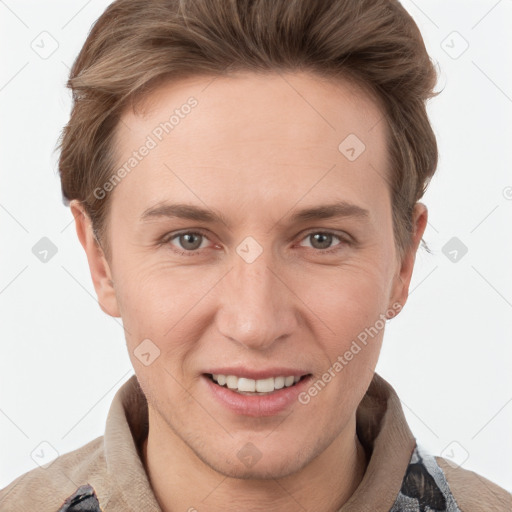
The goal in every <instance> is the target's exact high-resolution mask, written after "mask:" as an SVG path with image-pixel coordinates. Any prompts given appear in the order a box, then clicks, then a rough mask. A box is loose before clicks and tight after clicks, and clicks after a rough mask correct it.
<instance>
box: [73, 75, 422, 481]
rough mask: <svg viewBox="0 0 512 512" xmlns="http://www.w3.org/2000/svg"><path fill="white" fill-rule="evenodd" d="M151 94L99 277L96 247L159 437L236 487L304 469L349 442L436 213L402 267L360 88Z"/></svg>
mask: <svg viewBox="0 0 512 512" xmlns="http://www.w3.org/2000/svg"><path fill="white" fill-rule="evenodd" d="M191 98H193V99H191ZM147 100H148V101H147V104H146V105H145V106H146V109H145V111H144V113H143V114H142V113H140V112H139V114H135V113H133V112H132V111H126V112H125V113H124V115H123V118H122V123H120V125H119V130H118V132H117V158H118V164H119V168H121V167H122V166H123V165H124V164H125V163H127V162H130V158H133V155H134V151H137V154H138V156H135V159H136V161H137V162H136V164H135V160H132V161H131V164H133V166H132V165H131V164H130V163H128V165H127V167H125V169H128V168H129V169H130V170H129V172H126V173H120V174H121V176H120V177H122V179H121V180H120V182H119V183H118V184H116V186H115V187H114V188H113V190H109V192H108V193H109V194H111V196H110V198H109V199H110V200H111V211H110V216H109V225H108V226H109V227H108V229H109V241H110V246H111V248H112V254H111V261H110V262H109V265H108V266H107V265H106V264H105V271H104V273H102V271H100V270H99V269H100V268H101V264H100V263H99V261H100V260H99V258H97V256H95V255H94V252H93V250H92V249H91V246H90V245H89V246H87V248H86V250H87V251H88V256H89V263H90V265H91V270H92V274H93V280H94V283H95V286H96V290H97V292H98V296H99V299H100V303H101V304H102V308H103V309H104V311H106V312H107V313H109V314H111V315H113V316H121V317H122V319H123V324H124V326H125V330H126V339H127V345H128V350H129V354H130V358H131V361H132V363H133V366H134V369H135V372H136V374H137V377H138V379H139V382H140V384H141V386H142V389H143V391H144V393H145V394H146V397H147V399H148V405H149V414H150V430H151V429H155V430H154V431H155V432H157V431H158V432H160V434H161V435H162V436H165V437H166V438H167V439H170V440H172V442H174V443H181V444H182V445H185V446H186V447H187V449H189V450H190V451H191V452H192V453H193V454H194V455H195V456H197V458H198V460H200V461H202V462H204V463H206V464H207V465H208V466H209V467H211V468H213V469H214V470H216V471H218V472H220V473H222V474H224V475H229V476H238V477H242V478H251V477H252V478H256V477H263V478H268V477H281V476H285V475H287V474H291V473H294V472H296V471H298V470H300V469H301V468H303V467H305V466H306V465H307V464H308V463H310V462H311V461H313V460H314V459H315V458H316V457H318V456H319V455H320V454H322V453H323V452H324V451H325V450H326V449H327V448H328V447H329V446H331V445H332V443H333V442H335V441H336V440H337V439H340V438H341V437H343V436H344V435H348V434H347V433H348V432H352V433H353V430H350V428H351V427H353V425H354V419H355V411H356V408H357V405H358V404H359V402H360V400H361V399H362V397H363V396H364V393H365V392H366V390H367V388H368V385H369V383H370V381H371V379H372V375H373V370H374V368H375V365H376V362H377V359H378V354H379V350H380V347H381V341H382V336H383V333H384V329H383V327H384V323H385V319H386V317H390V316H393V314H396V313H397V312H398V311H399V308H400V306H397V304H400V305H403V304H404V302H405V300H406V295H407V288H408V284H409V280H410V275H411V272H412V264H413V261H414V256H413V254H414V252H415V248H416V247H417V243H418V241H419V239H420V238H421V233H422V232H423V228H424V223H425V222H426V212H425V211H422V212H420V214H421V215H418V218H420V220H421V221H417V220H416V219H415V222H416V223H417V224H418V225H419V232H418V233H417V236H416V238H415V244H416V245H415V246H414V248H413V251H411V253H410V254H409V255H408V256H406V257H405V258H404V259H403V260H402V261H399V260H398V258H397V251H396V248H395V243H394V238H393V225H392V210H391V196H390V191H389V185H388V182H387V180H388V179H389V178H388V176H389V169H388V168H387V149H386V141H385V138H386V133H385V123H384V122H383V121H382V113H381V111H380V109H379V107H378V106H377V105H376V103H374V101H373V100H372V99H371V98H370V97H369V96H367V95H365V94H364V93H363V92H361V90H360V89H358V88H357V87H356V86H353V85H351V84H349V83H345V82H340V81H337V82H332V81H326V80H321V79H319V78H318V77H313V76H312V75H307V74H298V73H295V74H288V75H283V76H279V75H277V74H276V75H272V74H269V75H266V76H262V75H253V74H241V75H237V76H236V77H235V76H232V77H229V78H216V79H214V80H213V79H212V78H204V77H203V78H197V77H196V78H194V79H188V80H185V81H182V82H179V83H174V84H169V85H165V86H162V87H160V88H159V89H158V90H157V91H155V92H153V93H151V96H150V97H148V98H147ZM186 105H189V106H188V107H186ZM173 113H174V119H171V123H172V126H171V124H169V119H170V116H171V115H172V114H173ZM165 122H168V124H167V125H166V124H165ZM142 146H145V147H146V148H148V149H147V151H146V150H143V149H141V147H142ZM143 154H144V155H143ZM177 205H179V206H177ZM83 240H85V238H84V239H83ZM83 243H84V242H83ZM85 246H86V245H84V247H85ZM95 258H96V259H95ZM109 278H111V280H112V281H113V287H112V286H111V284H110V282H109ZM365 333H366V336H365ZM212 375H213V378H215V379H217V380H218V383H215V382H214V380H213V378H212ZM226 377H227V378H226ZM237 377H238V379H237ZM287 377H288V379H286V378H287ZM225 381H227V382H226V383H224V382H225ZM283 381H284V382H283ZM291 381H293V382H294V384H293V385H291V386H289V384H290V382H291ZM295 381H298V382H295ZM220 384H223V385H222V386H221V385H220ZM235 388H236V389H235ZM276 388H280V389H276ZM244 390H246V391H244ZM255 390H256V391H255ZM259 393H263V394H259ZM248 461H252V462H248ZM254 461H256V462H254Z"/></svg>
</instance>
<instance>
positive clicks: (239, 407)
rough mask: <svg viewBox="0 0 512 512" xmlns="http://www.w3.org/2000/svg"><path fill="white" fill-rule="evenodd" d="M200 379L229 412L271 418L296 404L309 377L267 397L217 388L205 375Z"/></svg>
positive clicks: (307, 383) (306, 385)
mask: <svg viewBox="0 0 512 512" xmlns="http://www.w3.org/2000/svg"><path fill="white" fill-rule="evenodd" d="M202 379H203V380H204V381H205V383H206V385H207V386H208V389H209V390H210V392H211V393H212V394H213V396H214V397H215V398H216V399H217V400H218V401H219V402H220V403H221V404H222V405H223V406H224V407H227V408H228V409H230V410H231V411H233V412H235V413H237V414H243V415H244V416H273V415H274V414H278V413H279V412H282V411H284V410H285V409H286V408H288V407H290V406H291V405H292V404H293V403H296V402H297V397H298V395H299V394H300V393H301V392H302V391H304V390H305V389H306V388H307V387H308V385H309V381H310V380H311V375H308V376H307V377H304V378H303V379H302V380H300V381H299V382H297V383H296V384H295V385H294V386H290V387H289V388H282V389H278V390H277V391H274V392H273V393H271V394H269V395H255V396H250V395H242V394H240V393H237V392H236V391H233V390H231V389H229V388H226V387H224V386H219V385H218V384H215V382H213V381H212V380H211V379H210V377H208V376H206V375H202Z"/></svg>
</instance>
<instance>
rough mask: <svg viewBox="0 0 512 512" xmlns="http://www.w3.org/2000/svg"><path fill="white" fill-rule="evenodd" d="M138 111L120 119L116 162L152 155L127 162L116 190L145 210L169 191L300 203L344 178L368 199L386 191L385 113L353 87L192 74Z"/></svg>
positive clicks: (300, 78)
mask: <svg viewBox="0 0 512 512" xmlns="http://www.w3.org/2000/svg"><path fill="white" fill-rule="evenodd" d="M140 107H142V108H139V109H138V110H136V111H133V110H132V109H127V110H126V111H125V112H124V113H123V115H122V118H121V122H120V123H119V126H118V130H117V133H116V158H117V163H118V166H119V167H121V166H122V165H125V164H126V163H127V162H128V161H129V159H130V158H131V159H132V160H133V158H134V157H133V153H134V152H137V151H138V150H139V149H141V148H142V147H143V146H146V147H148V148H149V149H148V150H147V151H146V150H145V151H144V153H145V156H144V157H143V158H139V159H138V160H137V162H134V161H132V163H133V164H135V165H133V167H130V166H126V165H125V167H126V168H127V169H128V168H129V167H130V169H129V176H128V177H127V178H126V179H123V182H122V183H120V184H119V185H118V186H117V187H116V190H115V195H116V194H119V193H121V194H125V193H126V194H130V195H131V196H133V197H132V199H133V201H135V202H134V203H132V204H133V205H137V206H138V209H139V211H141V210H143V209H145V208H146V207H147V206H148V205H149V202H151V201H152V202H156V201H161V200H164V199H165V196H166V195H168V194H169V192H170V191H171V190H173V191H175V192H176V193H177V192H178V190H180V191H181V192H182V195H183V194H184V195H187V196H189V198H190V199H191V200H194V199H195V202H197V199H198V197H197V196H201V197H200V198H201V199H206V198H207V197H208V199H212V200H213V195H214V194H216V195H217V196H218V195H219V193H222V194H226V197H227V196H230V197H232V196H233V194H234V195H235V196H236V195H241V196H243V197H244V198H245V199H244V201H245V203H247V201H250V200H251V197H252V198H254V200H255V201H258V200H259V199H261V194H264V196H265V198H266V199H268V200H269V201H270V200H277V199H279V198H282V196H283V191H286V192H287V194H289V198H290V201H291V200H292V199H293V198H294V200H295V201H296V200H297V199H298V198H299V197H300V196H303V195H304V194H305V193H306V192H307V189H308V188H309V189H310V191H309V192H307V194H308V197H309V198H310V199H311V200H314V198H315V196H317V197H318V199H320V198H322V197H323V196H324V195H325V192H326V191H329V190H330V191H332V190H333V187H339V186H340V184H342V182H343V183H344V186H346V187H348V188H349V189H351V191H352V193H356V194H359V195H360V196H361V197H363V196H364V195H365V194H366V195H368V194H369V193H370V192H371V191H370V190H369V188H368V186H369V184H370V183H371V184H373V185H372V186H373V187H374V188H375V185H376V184H378V185H380V193H382V187H385V186H386V172H387V171H386V167H387V149H386V133H385V126H386V124H385V122H382V121H383V114H382V111H381V109H380V108H379V106H378V105H377V103H376V102H375V101H374V100H373V99H372V98H371V97H370V96H369V95H368V94H367V93H365V92H363V91H362V90H361V89H360V88H359V87H358V86H357V85H355V84H353V83H350V82H348V81H344V80H336V81H334V80H332V79H325V78H320V77H318V76H316V75H310V74H305V73H289V74H277V73H274V74H272V73H267V74H252V73H247V74H238V75H233V76H229V77H194V78H189V79H186V80H181V81H178V82H170V83H167V84H164V85H162V86H160V87H159V88H158V89H156V90H154V91H153V92H151V93H150V94H149V95H148V96H147V97H146V98H144V101H143V102H142V103H141V104H140ZM329 171H332V172H329ZM180 177H181V178H183V179H180ZM315 183H317V185H315ZM187 184H188V185H189V186H187ZM220 184H222V187H221V186H220ZM191 187H192V188H193V189H194V190H191ZM194 195H195V196H196V197H195V198H194ZM220 200H222V198H220Z"/></svg>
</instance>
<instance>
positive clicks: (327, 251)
mask: <svg viewBox="0 0 512 512" xmlns="http://www.w3.org/2000/svg"><path fill="white" fill-rule="evenodd" d="M318 234H320V235H330V236H332V237H334V238H337V239H338V240H339V241H340V242H341V243H340V244H338V245H336V246H334V247H332V248H328V249H315V248H311V249H312V250H313V251H315V252H316V253H319V254H332V253H334V252H338V251H339V250H341V249H342V246H345V245H351V244H352V242H351V241H350V240H349V239H348V237H343V236H341V235H338V234H336V233H334V232H332V231H321V230H314V231H309V232H308V233H306V234H305V235H304V236H303V237H302V238H301V239H300V241H301V242H302V240H305V239H306V238H308V237H309V236H311V235H318ZM182 235H199V236H202V237H204V238H206V239H207V240H210V239H209V238H208V236H207V235H206V234H205V233H204V232H202V231H201V230H196V231H180V232H178V233H171V234H168V235H166V236H164V238H163V239H162V240H161V242H160V245H170V246H171V250H172V251H173V252H175V253H177V254H179V255H181V256H198V255H199V254H200V250H199V249H196V250H193V251H184V250H183V251H181V250H179V249H178V248H176V247H175V246H173V245H172V244H170V242H171V241H172V240H174V239H176V238H178V237H180V236H182Z"/></svg>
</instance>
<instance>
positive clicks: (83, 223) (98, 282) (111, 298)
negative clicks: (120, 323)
mask: <svg viewBox="0 0 512 512" xmlns="http://www.w3.org/2000/svg"><path fill="white" fill-rule="evenodd" d="M69 206H70V208H71V213H72V214H73V217H74V218H75V227H76V234H77V235H78V239H79V240H80V243H81V244H82V247H83V248H84V251H85V254H86V255H87V261H88V263H89V270H90V271H91V277H92V282H93V284H94V289H95V290H96V295H97V296H98V304H99V305H100V308H101V309H102V310H103V311H104V312H105V313H107V315H110V316H113V317H120V316H121V315H120V313H119V307H118V304H117V297H116V294H115V290H114V282H113V281H112V274H111V270H110V266H109V264H108V262H107V260H106V258H105V255H104V253H103V249H102V248H101V247H100V245H99V243H98V241H97V240H96V237H95V235H94V232H93V229H92V223H91V219H90V218H89V216H88V215H87V213H86V211H85V209H84V207H83V205H82V204H81V203H80V201H78V200H77V199H73V200H72V201H71V202H70V204H69Z"/></svg>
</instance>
